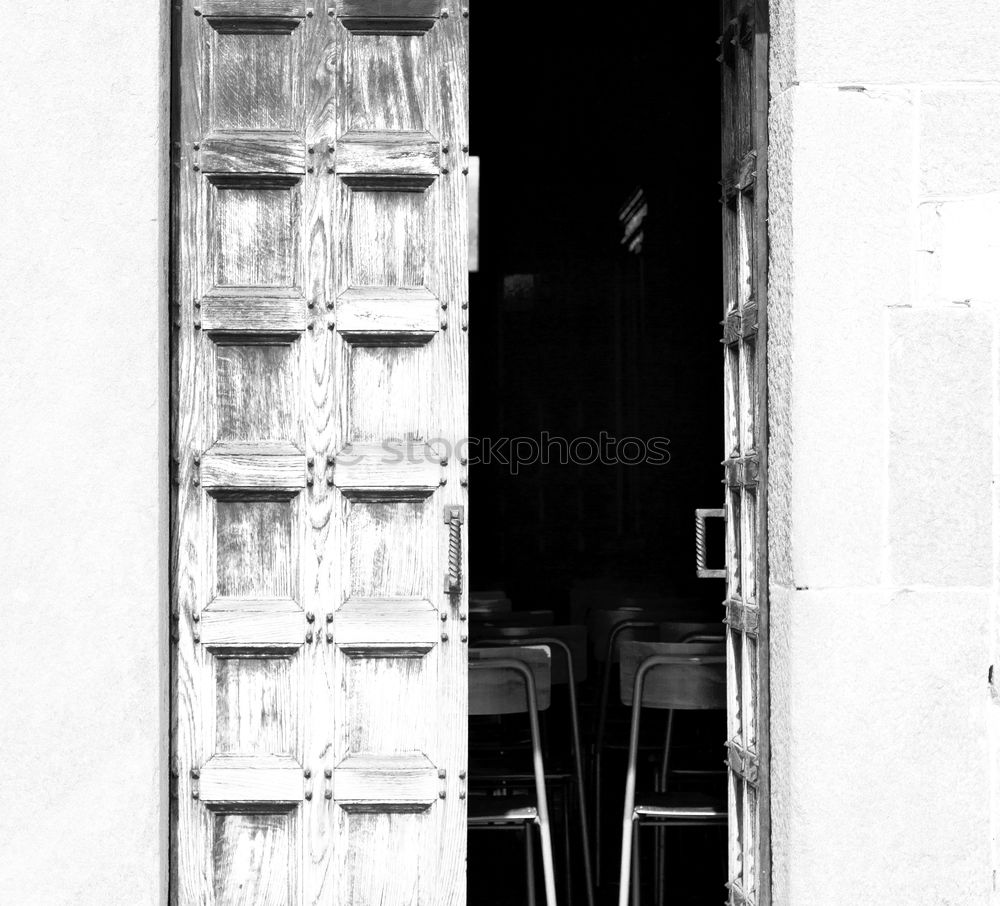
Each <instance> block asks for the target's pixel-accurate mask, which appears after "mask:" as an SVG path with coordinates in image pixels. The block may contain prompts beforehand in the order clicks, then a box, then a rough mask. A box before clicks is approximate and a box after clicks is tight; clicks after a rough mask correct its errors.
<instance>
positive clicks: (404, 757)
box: [333, 753, 440, 812]
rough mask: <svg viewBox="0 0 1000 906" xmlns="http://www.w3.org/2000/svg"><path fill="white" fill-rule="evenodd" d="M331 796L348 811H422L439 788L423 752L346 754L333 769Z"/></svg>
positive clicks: (432, 769) (433, 770) (432, 768)
mask: <svg viewBox="0 0 1000 906" xmlns="http://www.w3.org/2000/svg"><path fill="white" fill-rule="evenodd" d="M333 781H334V795H335V796H336V797H337V802H339V803H342V807H343V808H346V809H347V810H348V811H377V812H389V811H423V810H424V809H426V808H429V807H430V806H431V805H433V804H434V801H435V800H436V799H437V798H438V790H439V788H440V783H439V778H438V776H437V769H436V768H435V767H434V765H433V764H431V762H430V761H429V760H428V758H427V756H426V755H422V754H419V753H415V754H406V753H404V754H400V755H349V756H348V757H347V758H345V759H344V760H343V761H342V762H341V763H340V764H339V765H337V767H336V769H335V770H334V772H333Z"/></svg>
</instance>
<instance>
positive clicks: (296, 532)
mask: <svg viewBox="0 0 1000 906" xmlns="http://www.w3.org/2000/svg"><path fill="white" fill-rule="evenodd" d="M442 8H446V9H447V11H448V13H449V15H448V16H443V15H442V14H441V13H442ZM461 12H462V10H461V7H460V5H459V4H458V2H457V0H445V2H444V3H434V4H426V3H423V2H419V0H406V2H397V3H391V4H386V3H383V2H381V0H350V2H342V3H341V4H340V6H339V9H338V7H336V6H335V5H333V4H332V2H330V3H328V2H325V0H324V2H317V3H315V4H310V5H305V4H301V3H298V2H292V0H201V2H200V3H196V2H193V0H183V3H182V4H181V8H180V10H179V12H178V13H177V23H178V38H179V44H180V52H179V63H178V65H179V69H178V72H177V88H178V109H179V128H178V134H177V135H176V136H175V137H176V139H177V143H178V151H177V154H176V160H175V163H176V174H177V179H176V181H175V189H174V192H175V197H174V206H175V207H174V212H175V243H174V260H173V263H172V266H173V273H174V297H173V302H174V326H175V329H174V337H173V350H174V354H173V357H172V368H173V371H172V380H173V385H174V386H173V390H174V400H175V407H174V411H173V412H172V446H173V456H174V457H175V460H176V469H175V478H176V488H175V499H174V519H175V521H174V532H173V539H172V554H171V556H172V564H173V566H172V572H173V585H172V616H173V635H174V637H175V649H174V650H175V657H174V664H173V736H172V746H173V751H172V766H173V768H174V771H175V775H176V792H177V797H176V799H175V801H174V809H173V815H172V838H173V839H172V844H173V845H172V864H171V872H172V879H173V881H172V890H173V891H174V894H173V896H174V901H175V902H176V903H177V904H179V906H189V904H198V906H207V904H215V906H223V904H234V906H236V904H239V906H249V904H253V906H272V904H273V906H279V904H280V906H301V904H308V906H313V904H315V906H318V904H324V906H329V904H338V906H339V904H343V906H366V904H371V906H376V904H378V906H387V904H396V903H398V904H404V903H405V904H435V906H436V904H443V906H461V904H463V903H464V901H465V800H464V799H463V798H460V797H459V795H458V792H459V790H460V789H461V788H462V787H463V784H464V781H463V780H462V779H461V777H460V775H461V773H462V772H463V771H465V769H466V739H465V737H466V709H467V696H466V684H467V657H468V652H467V632H468V621H467V604H466V599H465V597H464V596H457V597H449V596H447V595H446V594H445V593H444V589H443V578H444V574H445V570H446V568H447V563H448V551H447V538H448V529H447V526H446V525H445V523H444V520H443V518H442V516H443V513H444V508H445V506H463V507H464V506H467V502H468V501H467V492H466V489H465V485H464V482H463V480H462V479H465V478H467V464H466V463H465V462H464V461H462V460H461V459H460V458H459V457H458V456H455V455H452V456H450V458H448V459H447V461H445V460H443V459H442V458H441V455H440V454H439V453H436V452H434V451H432V450H430V449H429V448H428V446H427V442H428V441H429V440H430V439H432V438H433V439H442V438H443V439H446V440H448V441H449V442H450V444H451V446H452V449H455V448H456V447H457V444H458V442H459V441H460V440H461V439H462V438H464V437H465V436H466V434H467V431H468V427H467V394H468V384H467V333H466V332H465V330H464V329H463V328H465V327H466V326H467V304H468V293H467V285H466V279H467V277H466V241H467V239H466V235H467V234H466V210H467V207H466V179H465V174H463V172H462V170H463V169H464V165H465V163H466V161H467V150H466V149H467V146H468V125H467V123H468V118H467V110H466V104H467V84H466V83H467V57H466V53H467V51H466V47H467V39H468V36H467V27H468V23H467V21H466V20H465V19H464V18H463V17H462V14H461ZM446 149H447V150H446ZM393 450H399V451H401V452H402V453H403V456H402V458H400V457H399V456H398V455H397V456H393V455H392V451H393ZM461 559H462V568H463V572H466V571H467V552H466V551H464V550H463V551H462V553H461ZM460 617H461V618H460ZM442 793H443V794H444V795H443V796H442V795H441V794H442ZM388 864H391V865H392V871H389V872H387V871H386V865H388Z"/></svg>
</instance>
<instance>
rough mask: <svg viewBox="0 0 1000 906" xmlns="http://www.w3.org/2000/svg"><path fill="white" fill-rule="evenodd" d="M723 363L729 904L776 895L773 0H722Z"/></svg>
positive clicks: (761, 901)
mask: <svg viewBox="0 0 1000 906" xmlns="http://www.w3.org/2000/svg"><path fill="white" fill-rule="evenodd" d="M719 43H720V48H721V54H720V57H719V59H720V62H721V64H722V71H721V80H722V180H721V185H722V202H723V204H722V236H723V265H724V266H723V273H724V306H723V321H722V324H723V344H724V346H723V349H724V352H723V368H724V372H725V380H724V387H725V406H724V410H725V453H726V459H725V462H724V463H723V467H724V470H725V488H726V507H725V516H726V552H727V563H726V578H727V582H726V623H727V631H726V641H727V657H728V661H729V671H728V673H729V681H728V685H729V702H728V712H729V719H728V735H729V741H728V750H729V891H730V893H729V902H730V903H731V904H734V906H736V904H750V906H757V904H767V903H769V902H770V885H769V872H770V838H769V809H768V795H769V793H768V790H769V786H768V760H769V746H768V732H767V730H768V723H767V720H768V671H767V650H768V648H767V645H768V642H767V639H768V634H767V629H768V621H767V559H766V553H767V540H766V538H767V535H766V532H767V521H766V499H765V498H766V486H767V482H766V468H767V375H766V370H765V366H766V356H765V350H766V334H767V317H766V314H767V305H766V303H767V105H768V81H767V51H768V32H767V3H766V0H723V2H722V37H721V38H720V41H719Z"/></svg>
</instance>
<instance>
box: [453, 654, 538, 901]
mask: <svg viewBox="0 0 1000 906" xmlns="http://www.w3.org/2000/svg"><path fill="white" fill-rule="evenodd" d="M469 669H470V670H513V671H514V672H516V673H518V674H520V676H521V677H522V678H523V680H524V689H525V694H526V696H527V700H528V702H527V704H528V708H527V712H528V722H529V725H530V727H531V749H532V752H531V757H532V769H533V773H534V777H535V802H536V804H535V810H536V817H535V819H534V820H535V822H536V823H537V824H538V830H539V838H540V842H541V848H542V874H543V876H544V881H545V902H546V906H557V900H556V879H555V864H554V861H553V858H552V837H551V831H550V828H551V823H550V821H549V806H548V798H547V797H546V793H545V763H544V761H543V759H542V743H541V731H540V729H539V725H538V696H537V693H536V691H535V677H534V676H533V675H532V672H531V669H530V668H529V667H528V666H527V665H526V664H525V663H524V662H523V661H520V660H518V659H517V658H513V657H511V658H490V659H489V660H483V661H469ZM503 824H525V825H526V822H524V821H522V820H521V819H505V818H504V816H502V815H499V816H498V817H497V818H496V820H495V821H493V822H492V826H493V827H499V826H502V825H503ZM472 826H473V825H470V828H471V827H472ZM478 826H480V827H482V826H490V824H489V823H487V824H485V825H478ZM526 826H527V825H526ZM525 833H526V843H525V846H526V848H527V854H526V861H527V869H528V875H529V890H530V896H529V900H528V902H529V906H532V904H533V902H534V886H533V880H532V876H533V874H534V855H533V851H532V849H531V837H530V833H529V832H528V831H527V830H526V832H525Z"/></svg>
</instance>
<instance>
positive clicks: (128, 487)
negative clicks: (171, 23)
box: [0, 0, 169, 906]
mask: <svg viewBox="0 0 1000 906" xmlns="http://www.w3.org/2000/svg"><path fill="white" fill-rule="evenodd" d="M168 9H169V5H168V4H161V3H159V2H158V0H136V2H133V3H129V4H125V5H120V4H119V5H116V6H114V7H112V6H109V5H107V4H100V3H96V2H93V0H90V2H82V3H60V4H56V5H50V6H47V7H46V8H45V9H44V10H42V9H41V8H39V9H34V8H32V9H27V8H26V9H22V10H21V11H20V12H18V13H17V14H13V13H14V11H13V10H8V12H10V13H11V15H7V16H5V17H4V26H3V32H2V34H0V45H2V52H0V86H2V88H0V93H2V96H3V104H2V113H0V118H2V127H0V199H2V202H0V205H2V215H0V299H2V303H3V317H4V326H3V330H2V331H0V387H2V391H0V393H2V406H0V854H2V856H0V903H3V904H10V906H35V904H37V906H63V904H65V906H90V904H93V906H117V904H121V906H147V904H148V906H160V904H161V903H163V902H165V900H164V899H163V894H164V891H165V878H166V839H167V833H166V804H167V791H166V777H165V773H164V769H165V765H166V734H167V719H166V714H167V711H166V689H167V685H166V680H165V670H166V652H167V641H166V638H165V631H166V622H165V614H166V570H165V563H166V547H165V545H166V538H167V484H166V481H167V474H166V458H165V453H166V431H167V422H166V415H167V375H166V361H167V359H166V351H167V350H166V343H167V335H166V325H167V316H166V303H165V285H166V267H165V265H166V256H165V252H166V237H167V222H166V219H165V212H166V210H167V198H166V182H165V180H166V176H167V165H166V158H165V153H166V150H167V143H166V139H167V114H168V110H167V101H168V87H169V83H168V79H167V75H168V72H167V67H166V63H167V47H168V45H167V42H166V34H167V32H166V18H165V17H166V14H167V11H168Z"/></svg>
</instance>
